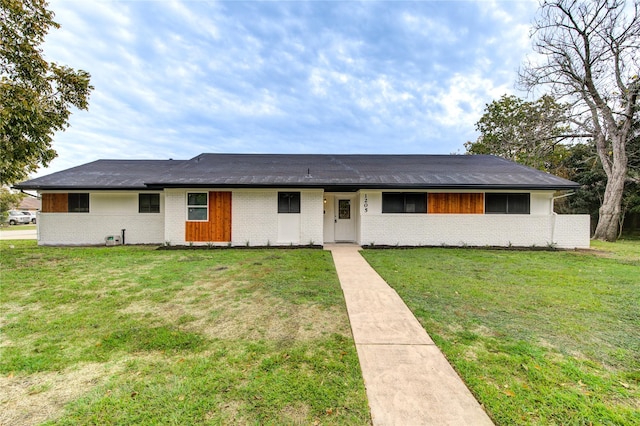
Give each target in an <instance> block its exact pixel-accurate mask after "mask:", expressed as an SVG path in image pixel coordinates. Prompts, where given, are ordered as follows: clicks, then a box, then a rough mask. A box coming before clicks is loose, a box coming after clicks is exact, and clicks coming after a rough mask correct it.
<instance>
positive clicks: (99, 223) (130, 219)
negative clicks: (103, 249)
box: [38, 213, 164, 245]
mask: <svg viewBox="0 0 640 426" xmlns="http://www.w3.org/2000/svg"><path fill="white" fill-rule="evenodd" d="M121 229H126V231H125V242H126V243H127V244H160V243H162V241H163V238H164V218H163V216H162V214H158V213H144V214H137V213H136V214H133V215H131V214H129V215H124V214H110V215H106V214H105V215H101V214H91V213H39V215H38V244H40V245H88V244H104V243H105V240H104V239H105V237H106V236H107V235H120V230H121Z"/></svg>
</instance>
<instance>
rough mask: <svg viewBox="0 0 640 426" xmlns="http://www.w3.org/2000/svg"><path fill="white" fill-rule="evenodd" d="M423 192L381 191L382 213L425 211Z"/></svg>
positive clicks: (425, 198) (425, 204) (425, 201)
mask: <svg viewBox="0 0 640 426" xmlns="http://www.w3.org/2000/svg"><path fill="white" fill-rule="evenodd" d="M426 212H427V194H426V193H424V192H383V193H382V213H426Z"/></svg>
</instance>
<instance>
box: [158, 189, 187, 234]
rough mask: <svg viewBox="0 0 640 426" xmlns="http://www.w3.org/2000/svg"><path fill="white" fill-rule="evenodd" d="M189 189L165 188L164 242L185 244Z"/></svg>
mask: <svg viewBox="0 0 640 426" xmlns="http://www.w3.org/2000/svg"><path fill="white" fill-rule="evenodd" d="M186 193H187V191H186V190H184V189H165V193H164V205H165V212H164V229H165V233H164V238H163V240H162V242H163V243H168V244H172V245H183V244H185V241H184V237H185V222H186V217H187V204H186V203H187V201H186Z"/></svg>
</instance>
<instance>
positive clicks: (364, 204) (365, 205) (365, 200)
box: [362, 194, 369, 213]
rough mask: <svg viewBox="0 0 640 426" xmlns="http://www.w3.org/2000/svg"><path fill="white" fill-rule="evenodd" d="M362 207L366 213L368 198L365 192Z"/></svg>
mask: <svg viewBox="0 0 640 426" xmlns="http://www.w3.org/2000/svg"><path fill="white" fill-rule="evenodd" d="M362 207H363V208H364V212H365V213H367V212H368V211H369V199H368V198H367V194H364V203H363V204H362Z"/></svg>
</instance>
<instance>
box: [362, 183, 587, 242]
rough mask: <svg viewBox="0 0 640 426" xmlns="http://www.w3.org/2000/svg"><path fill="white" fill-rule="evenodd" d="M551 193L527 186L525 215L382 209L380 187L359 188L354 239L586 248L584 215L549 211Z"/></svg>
mask: <svg viewBox="0 0 640 426" xmlns="http://www.w3.org/2000/svg"><path fill="white" fill-rule="evenodd" d="M365 194H366V207H365ZM552 196H553V194H552V193H550V192H532V194H531V214H529V215H504V214H488V215H485V214H382V191H361V193H360V202H359V205H360V236H359V239H358V243H359V244H361V245H369V244H377V245H396V244H398V245H429V246H437V245H449V246H463V245H469V246H486V245H490V246H509V245H513V246H524V247H530V246H538V247H541V246H542V247H545V246H549V245H555V246H557V247H559V248H575V247H580V248H588V247H589V218H588V216H584V215H566V216H556V215H552V214H551V198H552Z"/></svg>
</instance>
